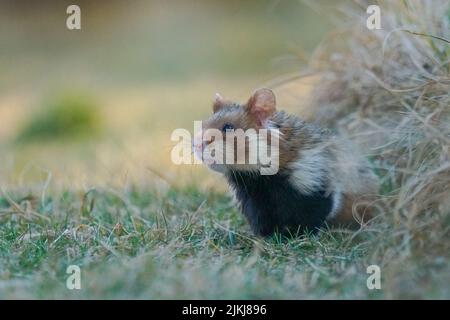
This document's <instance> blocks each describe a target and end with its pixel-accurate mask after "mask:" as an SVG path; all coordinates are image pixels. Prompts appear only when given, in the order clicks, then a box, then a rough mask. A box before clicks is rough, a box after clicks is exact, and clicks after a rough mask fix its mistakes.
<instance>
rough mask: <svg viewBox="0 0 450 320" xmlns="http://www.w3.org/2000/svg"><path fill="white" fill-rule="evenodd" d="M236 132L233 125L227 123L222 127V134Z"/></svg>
mask: <svg viewBox="0 0 450 320" xmlns="http://www.w3.org/2000/svg"><path fill="white" fill-rule="evenodd" d="M231 130H234V126H233V125H232V124H231V123H225V124H224V125H223V127H222V132H227V131H231Z"/></svg>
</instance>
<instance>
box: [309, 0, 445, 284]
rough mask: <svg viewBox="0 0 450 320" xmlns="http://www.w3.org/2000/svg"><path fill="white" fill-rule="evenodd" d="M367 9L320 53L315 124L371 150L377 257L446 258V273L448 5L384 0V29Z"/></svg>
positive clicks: (354, 12)
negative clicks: (377, 184) (368, 24)
mask: <svg viewBox="0 0 450 320" xmlns="http://www.w3.org/2000/svg"><path fill="white" fill-rule="evenodd" d="M431 2H432V3H431ZM366 7H367V5H364V2H362V1H360V2H358V3H357V4H356V5H352V6H346V7H343V8H342V13H343V15H344V17H347V19H348V18H349V17H353V19H350V20H351V21H352V23H351V24H348V25H346V26H345V27H343V28H341V29H339V30H336V31H335V32H333V34H331V35H330V36H329V37H328V38H327V39H326V40H325V41H324V42H323V43H322V45H321V46H320V47H319V48H318V49H317V50H316V52H315V54H314V57H313V59H312V62H311V68H312V69H313V70H315V71H317V72H319V73H320V75H321V80H320V81H319V83H318V85H317V87H316V88H315V90H314V93H313V103H312V107H313V108H315V110H316V116H317V121H319V122H321V123H323V124H325V125H328V126H333V127H335V128H337V130H339V131H341V132H345V133H347V134H349V135H350V136H351V137H352V138H353V140H354V141H356V142H357V143H359V144H360V145H362V146H363V147H365V149H366V150H367V152H368V155H369V156H370V157H371V159H373V163H374V166H375V167H376V168H377V172H378V173H379V175H380V176H381V177H382V180H383V186H382V189H381V193H382V195H381V196H380V198H379V200H378V201H377V202H376V203H374V206H375V207H376V208H377V210H378V211H379V212H380V215H381V217H379V219H378V220H379V221H377V224H376V225H375V226H374V228H375V230H374V231H376V232H379V242H374V243H378V244H376V246H377V249H376V250H374V252H376V253H377V254H378V256H379V258H380V257H384V258H385V259H384V262H385V263H386V264H392V263H395V264H398V265H399V266H402V264H403V263H404V261H411V259H414V258H420V259H421V260H423V261H424V262H425V261H426V263H432V261H434V260H435V259H437V258H438V257H441V258H443V259H445V261H446V268H447V270H448V262H449V252H450V241H449V227H450V224H449V222H450V219H449V218H450V215H449V214H450V208H449V205H450V94H449V93H450V73H449V70H450V65H449V63H450V42H449V40H450V4H449V2H448V1H408V2H403V1H386V2H381V3H380V7H381V18H382V28H383V29H382V30H375V31H369V30H367V29H366V28H365V27H364V26H365V20H364V19H365V16H364V15H361V11H362V10H363V9H364V8H366ZM357 16H360V17H361V19H360V20H356V21H355V19H354V17H357ZM389 239H391V240H392V241H389ZM388 242H389V243H391V244H390V245H389V246H386V243H388ZM378 247H379V248H378ZM443 280H444V279H443ZM446 280H448V278H447V279H446Z"/></svg>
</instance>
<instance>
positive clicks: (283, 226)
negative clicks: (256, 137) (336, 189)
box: [227, 172, 333, 236]
mask: <svg viewBox="0 0 450 320" xmlns="http://www.w3.org/2000/svg"><path fill="white" fill-rule="evenodd" d="M227 179H228V182H229V183H230V184H231V186H232V188H233V189H234V192H235V194H236V198H237V200H238V202H239V205H240V208H241V211H242V213H243V214H244V215H245V216H246V218H247V220H248V222H249V224H250V226H251V228H252V230H253V232H254V233H256V234H258V235H262V236H267V235H271V234H273V233H274V232H279V233H282V234H287V235H299V234H303V233H305V232H312V233H314V232H317V230H318V228H320V227H321V226H322V225H323V224H324V222H325V219H326V217H327V216H328V214H329V213H330V211H331V209H332V207H333V196H332V194H326V191H325V188H322V189H319V190H316V191H315V192H313V193H311V194H302V193H300V192H299V191H298V190H297V189H296V188H295V187H294V186H293V185H292V184H291V183H290V182H289V181H288V176H287V175H286V174H283V173H278V174H276V175H272V176H261V175H256V174H249V173H242V172H241V173H235V174H230V175H227Z"/></svg>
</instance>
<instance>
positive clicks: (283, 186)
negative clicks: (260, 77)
mask: <svg viewBox="0 0 450 320" xmlns="http://www.w3.org/2000/svg"><path fill="white" fill-rule="evenodd" d="M238 129H242V130H243V131H246V130H249V129H250V130H251V129H253V130H255V131H256V132H257V133H259V132H262V131H264V130H262V129H265V130H266V131H267V132H268V133H271V134H273V137H277V139H273V138H269V139H268V140H267V141H269V143H268V144H269V145H270V143H271V142H272V140H273V141H275V140H278V141H277V145H276V149H277V150H276V151H277V152H278V153H276V152H274V148H273V150H272V149H271V150H270V151H271V152H273V154H276V155H277V160H278V164H277V169H278V170H277V171H276V173H275V174H261V169H262V164H261V163H260V162H259V161H256V163H255V162H250V161H249V157H250V155H251V153H255V151H254V150H253V151H251V152H250V151H249V146H250V144H251V141H252V138H251V136H248V137H247V138H246V139H245V144H244V145H243V146H241V147H242V148H241V149H239V147H238V146H237V145H236V144H237V142H236V140H235V139H226V136H227V135H228V134H230V133H232V132H235V131H237V130H238ZM211 130H212V131H214V132H221V133H223V135H222V136H219V137H217V136H214V137H212V138H211V137H210V136H207V135H206V134H205V133H206V132H208V131H211ZM271 137H272V136H271ZM256 140H258V141H260V140H259V139H253V142H254V141H256ZM269 149H270V147H269ZM212 150H214V151H212ZM238 150H241V151H242V150H243V151H244V155H245V157H246V161H245V163H242V162H240V163H236V160H237V159H238V158H239V156H238V155H237V153H238ZM193 151H194V153H195V154H196V155H197V157H200V158H201V159H202V160H203V162H204V163H205V164H207V165H208V167H209V168H210V169H212V170H214V171H218V172H220V173H222V174H223V175H224V176H225V178H226V180H227V182H228V184H229V186H230V189H231V190H232V192H233V194H234V196H235V199H236V200H237V203H238V205H239V208H240V211H241V212H242V213H243V214H244V216H245V217H246V218H247V220H248V222H249V224H250V226H251V229H252V230H253V232H254V233H255V234H257V235H260V236H269V235H272V234H273V233H274V232H279V233H281V234H285V235H299V234H300V235H301V234H303V233H305V232H311V233H315V232H317V230H318V229H319V228H321V227H322V226H323V225H324V224H325V222H329V223H331V224H345V225H349V224H354V223H356V222H358V221H359V222H361V218H362V216H363V215H365V216H366V217H367V216H368V214H367V212H368V210H367V207H366V206H365V205H364V201H361V200H364V199H366V200H367V199H370V198H371V197H372V196H373V195H375V194H376V190H377V184H378V183H377V178H376V176H375V175H374V173H373V171H372V170H371V168H370V164H369V162H368V161H367V159H365V158H364V157H363V156H362V155H361V153H360V152H359V151H358V150H357V148H356V147H355V146H354V145H352V143H351V142H350V141H347V140H345V139H344V138H342V137H339V136H337V135H334V134H331V133H330V132H329V131H328V130H326V129H323V128H320V127H319V126H317V125H315V124H312V123H307V122H305V121H303V120H302V119H300V118H299V117H297V116H295V115H292V114H288V113H286V112H284V111H277V109H276V98H275V95H274V93H273V92H272V91H271V90H270V89H265V88H263V89H259V90H257V91H256V92H255V93H254V94H253V95H252V96H251V97H250V99H249V100H248V101H247V103H245V104H240V103H235V102H232V101H228V100H225V99H224V98H222V97H221V96H220V95H218V94H217V95H216V98H215V101H214V104H213V115H212V116H211V117H210V118H209V119H207V120H206V121H203V122H202V132H199V133H197V134H196V136H195V137H194V140H193ZM206 151H208V152H206ZM211 151H212V152H211ZM230 152H231V153H232V154H231V159H233V160H234V162H233V161H229V162H227V161H225V160H224V161H222V162H220V161H217V157H222V158H225V157H226V156H227V155H230ZM211 155H213V156H214V157H212V156H211ZM356 200H358V203H359V205H358V206H357V210H355V207H354V203H356ZM361 203H362V204H361ZM365 204H367V201H366V203H365ZM352 208H353V210H352Z"/></svg>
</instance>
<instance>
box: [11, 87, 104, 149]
mask: <svg viewBox="0 0 450 320" xmlns="http://www.w3.org/2000/svg"><path fill="white" fill-rule="evenodd" d="M47 100H48V102H46V103H44V104H43V106H42V107H41V108H40V112H39V113H38V114H35V115H32V116H31V117H30V120H29V121H28V123H27V124H26V125H25V126H24V128H23V129H22V131H21V132H20V133H19V136H18V141H19V142H30V141H36V140H37V141H42V140H44V141H45V140H61V139H62V140H66V141H67V140H73V139H87V138H89V139H92V138H93V137H95V136H96V135H98V133H99V131H100V129H101V123H100V122H101V117H100V115H99V112H98V109H99V107H98V105H97V102H96V101H95V100H94V99H93V98H92V97H90V96H89V95H86V94H80V93H76V94H75V93H65V94H61V95H60V96H58V97H53V98H51V99H47Z"/></svg>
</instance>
